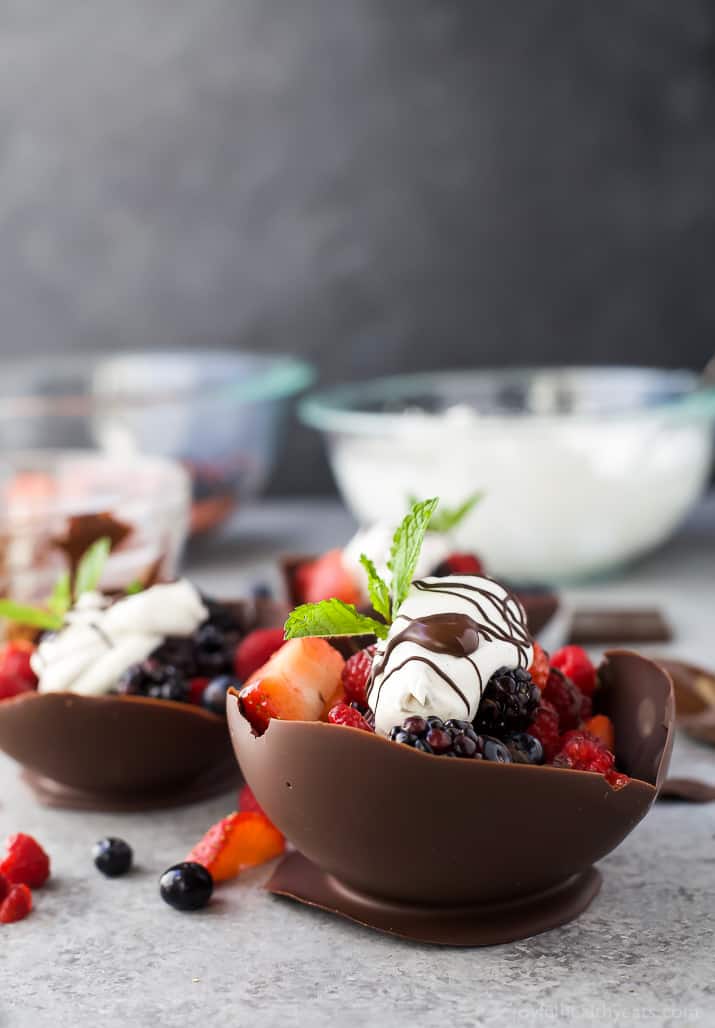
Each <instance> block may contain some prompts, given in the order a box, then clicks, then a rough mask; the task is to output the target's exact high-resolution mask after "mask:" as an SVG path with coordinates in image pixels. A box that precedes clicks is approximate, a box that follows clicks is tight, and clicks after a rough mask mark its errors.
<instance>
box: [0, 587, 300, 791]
mask: <svg viewBox="0 0 715 1028" xmlns="http://www.w3.org/2000/svg"><path fill="white" fill-rule="evenodd" d="M232 606H233V607H234V610H235V612H236V615H237V617H238V619H239V623H241V624H242V625H243V626H244V628H245V630H246V631H248V630H250V629H251V628H254V627H267V626H274V625H280V624H282V623H283V621H284V619H285V614H286V611H285V608H284V607H283V606H282V605H278V604H275V603H272V602H271V601H265V600H262V601H258V602H256V603H249V602H245V603H244V602H239V603H236V604H233V605H232ZM0 748H2V749H3V750H4V751H5V752H6V753H7V754H9V755H10V756H11V757H13V758H14V759H15V760H17V761H18V762H19V763H20V764H22V765H23V766H24V767H25V769H26V770H27V771H29V772H30V773H31V779H30V783H31V784H34V785H35V786H36V791H37V794H38V797H39V798H40V800H41V801H44V802H47V803H50V804H51V805H55V806H56V805H63V806H65V805H66V806H75V807H76V806H81V807H84V808H91V807H94V808H95V809H112V808H114V809H140V808H141V807H147V806H149V807H151V806H166V805H173V803H174V802H176V800H177V799H179V800H180V799H181V798H184V799H185V802H190V801H191V800H192V799H198V798H201V797H202V796H205V795H210V794H212V793H215V792H217V791H221V790H222V789H223V788H225V785H226V782H227V781H228V780H229V779H230V778H231V777H232V775H231V765H232V759H233V758H232V753H231V745H230V741H229V737H228V732H227V730H226V722H225V719H224V718H222V717H220V716H218V715H217V714H213V713H210V712H209V711H205V710H203V709H201V708H200V707H196V706H193V705H191V704H188V703H173V702H170V701H166V700H154V699H149V698H148V697H142V696H79V695H77V694H75V693H66V692H65V693H36V692H31V693H24V694H23V695H21V696H18V697H16V698H14V699H10V700H3V701H2V702H0ZM234 763H235V762H234Z"/></svg>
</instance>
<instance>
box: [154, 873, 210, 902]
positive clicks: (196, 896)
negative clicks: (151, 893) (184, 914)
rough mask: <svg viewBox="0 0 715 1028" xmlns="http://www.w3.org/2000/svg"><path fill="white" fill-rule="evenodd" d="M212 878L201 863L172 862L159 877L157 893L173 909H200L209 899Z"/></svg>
mask: <svg viewBox="0 0 715 1028" xmlns="http://www.w3.org/2000/svg"><path fill="white" fill-rule="evenodd" d="M213 889H214V882H213V878H212V877H211V875H210V873H209V872H208V871H207V870H206V868H205V867H203V866H202V865H201V864H196V863H194V862H193V861H184V862H183V863H181V864H174V866H173V867H170V868H169V869H168V870H167V871H165V872H164V874H163V875H162V876H161V878H160V879H159V893H160V895H161V898H162V899H163V900H164V902H165V903H168V904H169V906H170V907H173V908H174V910H200V909H201V907H205V906H206V904H207V903H208V901H209V900H210V899H211V893H212V892H213Z"/></svg>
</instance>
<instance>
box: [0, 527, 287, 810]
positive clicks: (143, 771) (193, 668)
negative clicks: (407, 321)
mask: <svg viewBox="0 0 715 1028" xmlns="http://www.w3.org/2000/svg"><path fill="white" fill-rule="evenodd" d="M110 546H111V542H110V540H109V539H108V538H102V539H99V540H98V541H97V542H96V543H94V544H93V545H92V546H91V547H90V549H89V550H87V552H86V553H85V554H84V556H83V558H82V559H81V560H80V562H79V564H78V567H77V569H76V572H75V573H74V574H73V575H72V577H71V578H70V576H69V575H67V576H63V577H62V578H61V579H60V580H59V581H58V583H57V585H56V587H55V590H54V591H53V593H52V595H51V596H50V597H48V598H47V600H46V602H45V603H44V604H43V605H42V606H40V607H30V606H27V605H21V604H17V603H13V602H12V601H10V600H7V599H3V600H0V616H2V617H3V619H4V621H5V635H6V641H5V642H4V644H3V645H2V648H0V748H1V749H3V750H4V751H5V752H6V753H7V754H8V755H9V756H11V757H13V758H14V759H15V760H17V761H18V762H19V763H20V764H21V765H22V767H23V777H24V778H25V780H26V781H27V783H28V784H29V785H30V786H31V788H32V789H33V790H34V792H35V794H36V795H37V797H38V799H39V800H40V801H41V802H43V803H46V804H49V805H53V806H63V807H76V808H85V809H98V810H136V809H151V808H155V807H164V806H176V805H179V804H182V803H188V802H192V801H194V800H198V799H201V798H203V797H206V796H210V795H213V794H215V793H218V792H221V791H223V790H225V789H226V788H228V787H230V786H232V785H233V784H234V783H235V781H236V780H237V768H236V762H235V760H234V757H233V753H232V751H231V745H230V740H229V736H228V732H227V730H226V716H225V711H226V695H227V693H228V690H229V689H231V688H236V687H239V686H240V685H241V684H242V683H243V682H244V681H246V680H247V679H248V678H249V677H250V675H251V673H252V672H253V671H254V670H255V668H257V667H258V666H260V664H262V663H263V662H264V661H265V660H266V659H267V658H268V657H269V656H270V654H271V653H272V651H273V650H274V649H275V647H276V646H278V645H280V644H281V642H282V641H283V630H282V628H281V625H282V622H283V620H284V617H285V609H284V608H283V607H279V606H277V605H276V604H274V603H273V602H272V601H270V600H258V601H252V600H251V601H249V600H246V601H236V602H234V601H230V602H228V601H227V602H224V601H218V600H215V599H211V598H208V597H206V596H203V595H202V594H201V593H200V592H199V590H198V589H197V588H196V587H195V586H194V585H193V584H192V583H191V582H189V581H188V580H186V579H181V580H179V581H175V582H160V583H156V584H153V585H147V587H146V588H144V587H143V586H142V585H141V584H140V583H138V582H134V583H131V584H130V585H128V587H127V589H126V590H125V591H124V592H122V593H119V594H118V593H116V592H113V593H111V594H109V593H105V592H103V591H102V590H101V588H100V582H101V578H102V573H103V569H104V563H105V560H106V557H107V555H108V553H109V549H110Z"/></svg>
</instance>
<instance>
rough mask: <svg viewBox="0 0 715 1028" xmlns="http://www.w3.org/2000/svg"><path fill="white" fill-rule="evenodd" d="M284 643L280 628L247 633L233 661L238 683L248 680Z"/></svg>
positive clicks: (261, 629) (260, 629)
mask: <svg viewBox="0 0 715 1028" xmlns="http://www.w3.org/2000/svg"><path fill="white" fill-rule="evenodd" d="M284 643H285V636H284V635H283V629H282V628H257V629H256V630H255V631H253V632H249V634H248V635H247V636H246V638H245V639H243V641H242V642H240V643H239V645H238V649H237V650H236V656H235V659H234V668H235V671H236V676H237V677H238V679H239V681H241V682H247V681H248V679H249V678H250V677H251V675H252V674H254V673H255V672H256V671H258V669H259V668H261V667H263V665H264V664H265V663H266V661H268V660H270V658H271V657H272V656H273V654H274V653H275V652H276V650H279V649H280V648H281V646H282V645H283V644H284Z"/></svg>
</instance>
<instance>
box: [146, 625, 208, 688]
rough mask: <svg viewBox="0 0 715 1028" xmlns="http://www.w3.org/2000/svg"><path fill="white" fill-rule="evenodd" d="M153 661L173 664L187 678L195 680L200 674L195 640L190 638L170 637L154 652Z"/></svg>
mask: <svg viewBox="0 0 715 1028" xmlns="http://www.w3.org/2000/svg"><path fill="white" fill-rule="evenodd" d="M151 659H152V660H155V661H157V663H159V664H171V666H172V667H175V668H176V669H177V670H178V671H181V672H182V673H183V675H184V677H185V678H194V677H195V676H196V675H197V674H198V668H197V666H196V656H195V654H194V640H193V639H192V638H190V637H188V638H187V637H183V636H175V635H170V636H168V637H167V638H166V639H165V640H164V642H163V643H162V644H161V646H158V647H157V648H156V649H155V650H154V652H153V653H152V655H151Z"/></svg>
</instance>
